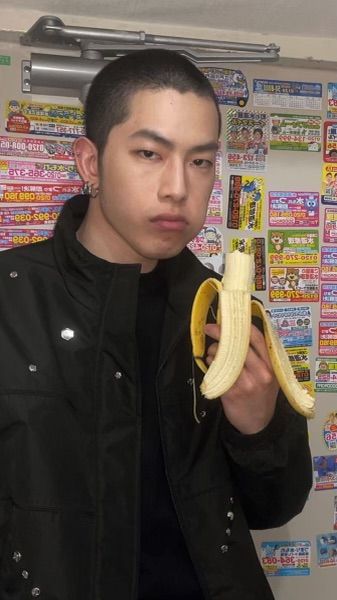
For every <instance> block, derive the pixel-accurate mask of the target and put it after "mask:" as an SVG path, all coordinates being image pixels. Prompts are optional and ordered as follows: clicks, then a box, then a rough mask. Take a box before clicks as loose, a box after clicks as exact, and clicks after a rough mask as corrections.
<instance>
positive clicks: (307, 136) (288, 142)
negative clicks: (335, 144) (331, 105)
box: [270, 113, 322, 152]
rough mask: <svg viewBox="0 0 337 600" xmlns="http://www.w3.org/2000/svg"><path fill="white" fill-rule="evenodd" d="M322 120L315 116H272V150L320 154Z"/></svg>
mask: <svg viewBox="0 0 337 600" xmlns="http://www.w3.org/2000/svg"><path fill="white" fill-rule="evenodd" d="M321 147H322V119H321V117H319V116H317V115H316V116H313V115H288V114H283V115H282V114H275V113H274V114H271V115H270V149H271V150H297V151H305V152H319V151H320V150H321Z"/></svg>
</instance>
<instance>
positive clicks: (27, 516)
mask: <svg viewBox="0 0 337 600" xmlns="http://www.w3.org/2000/svg"><path fill="white" fill-rule="evenodd" d="M11 512H12V516H11V518H10V522H9V527H8V525H7V527H8V529H9V531H8V533H7V536H6V543H5V544H4V552H3V560H2V563H1V567H0V598H1V600H28V599H31V598H34V597H36V598H37V597H40V598H41V599H43V600H75V598H76V599H77V598H80V599H81V600H89V598H90V597H91V592H90V586H91V585H92V576H91V571H92V568H91V557H92V549H93V540H94V516H93V514H91V513H89V512H88V513H86V512H83V511H78V512H77V511H72V510H71V511H70V510H65V511H62V510H52V509H48V508H46V509H44V508H38V507H37V508H35V507H27V508H26V507H19V506H16V505H14V506H13V507H12V511H11Z"/></svg>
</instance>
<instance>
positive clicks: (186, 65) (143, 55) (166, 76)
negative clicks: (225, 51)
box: [84, 48, 221, 155]
mask: <svg viewBox="0 0 337 600" xmlns="http://www.w3.org/2000/svg"><path fill="white" fill-rule="evenodd" d="M164 89H174V90H176V91H178V92H180V93H182V94H184V93H186V92H193V93H194V94H196V95H197V96H200V97H203V98H209V99H210V100H211V101H212V102H214V106H215V108H216V111H217V114H218V117H219V133H220V129H221V114H220V110H219V106H218V102H217V98H216V95H215V92H214V90H213V88H212V85H211V83H210V82H209V80H208V79H207V77H206V76H205V75H204V74H203V73H202V72H201V71H200V70H199V69H198V68H197V67H196V66H195V65H194V64H193V63H191V62H190V61H189V60H188V59H187V58H185V57H184V56H182V55H181V54H179V53H178V52H174V51H172V50H165V49H158V48H157V49H154V48H151V49H147V50H140V51H135V52H131V53H130V54H126V55H125V56H122V57H121V58H118V59H116V60H113V61H111V62H109V63H108V64H107V65H106V66H105V67H104V68H103V69H102V70H101V71H100V72H99V73H98V74H97V75H96V76H95V78H94V79H93V82H92V84H91V86H90V89H89V93H88V96H87V99H86V102H85V110H84V113H85V127H86V135H87V137H88V138H89V139H90V140H91V141H92V142H93V143H94V144H95V146H96V148H97V150H98V153H99V155H101V154H102V153H103V151H104V148H105V145H106V142H107V138H108V135H109V133H110V131H111V129H112V128H113V127H114V126H115V125H119V124H120V123H123V122H124V121H126V120H127V118H128V116H129V108H130V102H131V100H132V98H133V96H134V95H135V94H136V93H137V92H139V91H141V90H164Z"/></svg>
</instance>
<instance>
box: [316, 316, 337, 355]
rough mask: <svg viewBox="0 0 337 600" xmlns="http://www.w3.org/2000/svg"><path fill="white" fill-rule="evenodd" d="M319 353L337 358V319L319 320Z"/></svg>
mask: <svg viewBox="0 0 337 600" xmlns="http://www.w3.org/2000/svg"><path fill="white" fill-rule="evenodd" d="M318 354H319V355H320V356H334V357H336V358H337V321H320V322H319V340H318Z"/></svg>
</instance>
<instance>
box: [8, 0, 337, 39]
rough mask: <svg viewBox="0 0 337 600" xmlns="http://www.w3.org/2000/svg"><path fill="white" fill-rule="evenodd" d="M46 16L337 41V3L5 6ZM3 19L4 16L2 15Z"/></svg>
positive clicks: (16, 0) (245, 0)
mask: <svg viewBox="0 0 337 600" xmlns="http://www.w3.org/2000/svg"><path fill="white" fill-rule="evenodd" d="M6 5H8V7H10V8H11V9H13V10H15V11H16V14H17V16H18V12H17V10H16V9H25V10H28V9H31V10H34V11H39V12H41V14H45V15H47V14H50V15H54V14H55V15H56V16H60V15H61V14H62V15H76V16H87V17H95V18H97V17H101V18H106V19H109V20H111V19H112V20H113V19H115V20H122V21H130V22H145V23H166V24H170V25H179V26H180V25H185V26H189V27H203V28H210V29H223V30H235V31H242V30H243V31H249V32H257V33H264V34H273V33H278V34H283V35H299V36H304V37H327V38H334V37H335V36H336V32H337V2H336V0H319V1H317V0H70V1H69V0H57V2H55V0H10V1H7V0H0V6H1V7H5V6H6ZM0 14H1V13H0Z"/></svg>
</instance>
